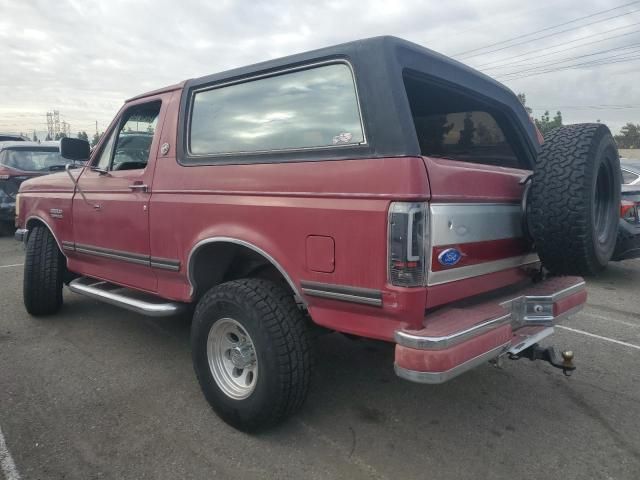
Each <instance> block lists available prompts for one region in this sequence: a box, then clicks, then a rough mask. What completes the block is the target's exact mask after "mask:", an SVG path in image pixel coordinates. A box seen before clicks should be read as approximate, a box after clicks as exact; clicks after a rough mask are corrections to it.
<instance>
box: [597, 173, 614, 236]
mask: <svg viewBox="0 0 640 480" xmlns="http://www.w3.org/2000/svg"><path fill="white" fill-rule="evenodd" d="M613 181H614V176H613V172H612V171H611V165H610V162H603V163H602V164H601V165H600V168H599V169H598V177H597V178H596V191H595V195H594V198H593V212H594V226H595V233H596V239H597V240H598V242H599V243H601V244H604V243H607V241H608V239H609V237H610V235H609V233H610V230H611V220H610V218H611V217H610V215H611V211H612V209H613V207H614V205H613V199H614V194H613V193H614V190H613Z"/></svg>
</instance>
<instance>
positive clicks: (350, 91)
mask: <svg viewBox="0 0 640 480" xmlns="http://www.w3.org/2000/svg"><path fill="white" fill-rule="evenodd" d="M363 142H364V132H363V128H362V122H361V119H360V113H359V108H358V100H357V95H356V89H355V85H354V80H353V75H352V73H351V69H350V68H349V66H348V65H346V64H344V63H336V64H330V65H323V66H319V67H314V68H308V69H306V70H299V71H294V72H290V73H284V74H280V75H276V76H272V77H266V78H261V79H256V80H250V81H247V82H244V83H237V84H233V85H227V86H221V87H217V88H213V89H209V90H203V91H198V92H196V93H195V95H194V97H193V103H192V109H191V122H190V128H189V152H190V153H191V155H224V154H233V153H245V152H269V151H282V150H295V149H304V148H325V147H337V146H343V145H357V144H361V143H363Z"/></svg>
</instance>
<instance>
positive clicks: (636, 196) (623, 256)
mask: <svg viewBox="0 0 640 480" xmlns="http://www.w3.org/2000/svg"><path fill="white" fill-rule="evenodd" d="M638 163H639V164H640V162H638ZM631 171H635V170H631ZM631 258H640V183H633V184H631V185H623V186H622V193H621V205H620V226H619V227H618V240H617V242H616V248H615V251H614V252H613V257H612V260H616V261H619V260H629V259H631Z"/></svg>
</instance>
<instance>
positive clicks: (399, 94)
mask: <svg viewBox="0 0 640 480" xmlns="http://www.w3.org/2000/svg"><path fill="white" fill-rule="evenodd" d="M332 60H346V61H348V62H349V63H350V64H351V66H352V67H353V69H354V71H355V80H356V85H357V88H358V94H359V99H360V105H361V109H362V114H363V121H364V124H365V130H366V134H367V138H368V140H369V141H370V142H371V144H370V148H369V151H368V152H367V153H366V154H367V155H370V156H414V155H420V147H419V144H418V141H417V137H416V134H415V129H414V126H413V122H412V117H411V112H410V109H409V104H408V100H407V97H406V93H405V87H404V83H403V73H404V72H405V71H410V72H414V73H417V74H421V75H424V76H426V77H427V78H428V79H429V80H432V81H434V82H436V83H438V84H440V85H442V86H445V87H451V88H455V89H456V90H458V91H462V92H467V93H469V94H471V95H473V96H474V98H478V99H482V100H483V101H484V102H486V103H487V104H490V105H491V106H492V107H493V108H498V109H500V110H501V111H502V112H504V113H505V114H506V115H507V116H508V118H509V122H510V123H512V124H514V125H515V126H516V127H517V128H516V129H515V130H517V131H518V136H519V142H520V143H521V145H522V146H523V147H524V148H523V151H524V152H525V154H526V156H527V161H528V162H529V163H530V164H531V165H532V164H533V162H534V160H535V156H536V155H537V153H538V151H539V147H540V146H539V144H538V140H537V134H536V130H535V127H534V125H533V122H532V121H531V118H530V116H529V114H528V113H527V111H526V110H525V108H524V106H523V105H522V104H521V103H520V101H519V100H518V97H517V96H516V95H515V94H514V93H513V92H512V91H511V90H509V89H508V88H507V87H506V86H504V85H502V84H501V83H499V82H497V81H495V80H493V79H492V78H490V77H488V76H487V75H485V74H483V73H481V72H478V71H477V70H474V69H473V68H471V67H469V66H467V65H464V64H462V63H460V62H458V61H456V60H453V59H452V58H449V57H447V56H445V55H442V54H440V53H437V52H434V51H433V50H429V49H428V48H425V47H422V46H420V45H417V44H415V43H412V42H408V41H406V40H403V39H400V38H397V37H393V36H381V37H373V38H367V39H363V40H356V41H352V42H347V43H342V44H340V45H335V46H331V47H326V48H320V49H317V50H312V51H309V52H304V53H298V54H295V55H290V56H287V57H282V58H276V59H273V60H268V61H265V62H260V63H256V64H253V65H248V66H245V67H240V68H235V69H232V70H227V71H224V72H219V73H215V74H212V75H206V76H203V77H199V78H194V79H191V80H187V81H186V82H185V83H184V90H185V92H186V94H183V95H182V102H181V115H182V116H183V118H185V117H184V115H186V114H187V109H188V103H189V101H190V96H191V93H192V92H193V90H195V89H200V88H206V87H209V86H211V87H215V86H216V85H220V84H226V83H233V82H238V81H244V80H245V79H250V78H253V77H256V76H262V75H270V74H272V73H273V74H277V73H279V72H282V71H283V70H287V69H295V68H299V67H304V66H305V65H309V64H314V63H320V62H325V61H332ZM184 140H185V139H184V135H182V138H181V143H182V145H181V146H180V147H181V148H182V149H184V147H185V145H184ZM183 153H186V152H184V150H183ZM345 153H348V152H347V151H346V150H345Z"/></svg>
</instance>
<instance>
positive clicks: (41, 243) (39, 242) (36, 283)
mask: <svg viewBox="0 0 640 480" xmlns="http://www.w3.org/2000/svg"><path fill="white" fill-rule="evenodd" d="M65 270H66V268H65V260H64V255H62V252H61V251H60V249H59V248H58V244H57V243H56V240H55V238H54V237H53V235H52V234H51V232H50V231H49V229H48V228H47V227H45V226H43V225H37V226H36V227H34V228H33V229H32V230H31V232H30V233H29V239H28V241H27V252H26V257H25V262H24V280H23V299H24V306H25V307H26V309H27V312H29V313H30V314H31V315H34V316H41V315H51V314H53V313H56V312H57V311H58V310H60V307H61V306H62V284H63V278H64V272H65Z"/></svg>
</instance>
